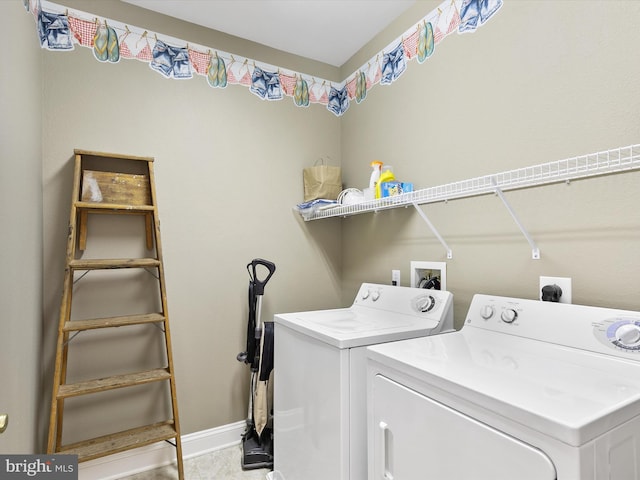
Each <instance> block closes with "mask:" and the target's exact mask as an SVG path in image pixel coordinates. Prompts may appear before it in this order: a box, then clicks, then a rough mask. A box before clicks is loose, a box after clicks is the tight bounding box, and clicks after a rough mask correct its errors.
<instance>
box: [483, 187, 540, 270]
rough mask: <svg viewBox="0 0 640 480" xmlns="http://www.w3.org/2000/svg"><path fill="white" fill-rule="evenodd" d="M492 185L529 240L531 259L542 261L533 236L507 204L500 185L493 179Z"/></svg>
mask: <svg viewBox="0 0 640 480" xmlns="http://www.w3.org/2000/svg"><path fill="white" fill-rule="evenodd" d="M491 183H493V186H494V187H495V192H496V195H498V197H500V200H502V203H503V204H504V206H505V207H506V208H507V210H508V211H509V213H510V214H511V217H512V218H513V220H514V221H515V222H516V225H518V228H520V231H521V232H522V234H523V235H524V237H525V238H526V239H527V242H529V246H530V247H531V258H532V259H534V260H540V249H539V248H538V246H537V245H536V242H534V241H533V239H532V238H531V235H529V232H527V229H526V228H524V226H523V225H522V222H521V221H520V219H519V218H518V216H517V215H516V212H515V211H514V210H513V208H511V205H510V204H509V202H507V199H506V198H505V196H504V193H502V190H501V189H500V187H498V184H497V183H496V180H495V178H492V179H491Z"/></svg>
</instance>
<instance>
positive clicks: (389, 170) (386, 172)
mask: <svg viewBox="0 0 640 480" xmlns="http://www.w3.org/2000/svg"><path fill="white" fill-rule="evenodd" d="M395 179H396V177H395V176H394V175H393V167H392V166H391V165H385V166H384V167H382V171H381V172H380V178H379V179H378V183H377V185H376V198H382V184H383V183H384V182H393V181H394V180H395Z"/></svg>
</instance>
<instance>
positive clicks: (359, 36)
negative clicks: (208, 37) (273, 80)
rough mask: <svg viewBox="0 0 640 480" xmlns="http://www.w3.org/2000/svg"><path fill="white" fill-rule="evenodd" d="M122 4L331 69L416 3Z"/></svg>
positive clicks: (188, 0)
mask: <svg viewBox="0 0 640 480" xmlns="http://www.w3.org/2000/svg"><path fill="white" fill-rule="evenodd" d="M122 1H124V2H127V3H130V4H133V5H137V6H139V7H142V8H146V9H149V10H153V11H156V12H159V13H162V14H165V15H169V16H171V17H175V18H179V19H181V20H185V21H187V22H191V23H195V24H197V25H201V26H204V27H208V28H211V29H213V30H218V31H220V32H224V33H228V34H230V35H235V36H237V37H241V38H244V39H247V40H251V41H253V42H257V43H260V44H262V45H266V46H269V47H272V48H276V49H278V50H283V51H285V52H288V53H293V54H295V55H300V56H303V57H306V58H310V59H312V60H317V61H320V62H324V63H328V64H329V65H333V66H336V67H339V66H342V65H343V64H344V63H345V62H346V61H347V60H349V58H351V57H352V56H353V55H354V54H355V53H356V52H357V51H358V50H360V48H361V47H362V46H364V45H365V44H366V43H367V42H369V40H371V39H372V38H373V37H374V36H375V35H376V34H377V33H379V32H380V31H381V30H383V29H384V28H385V27H387V26H388V25H389V24H390V23H391V22H392V21H393V20H395V19H396V18H397V17H398V16H399V15H400V14H401V13H403V12H404V11H405V10H407V8H409V7H410V6H411V5H413V4H415V3H416V0H122ZM401 33H402V32H398V34H399V35H400V34H401ZM231 53H232V52H231Z"/></svg>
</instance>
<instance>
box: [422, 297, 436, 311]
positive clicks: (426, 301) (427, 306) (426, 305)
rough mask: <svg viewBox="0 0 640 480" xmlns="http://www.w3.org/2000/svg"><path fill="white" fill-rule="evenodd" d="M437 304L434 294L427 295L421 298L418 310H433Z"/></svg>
mask: <svg viewBox="0 0 640 480" xmlns="http://www.w3.org/2000/svg"><path fill="white" fill-rule="evenodd" d="M435 306H436V299H435V298H433V295H427V296H426V297H424V298H421V299H420V300H419V301H418V310H420V311H421V312H423V313H426V312H430V311H431V310H433V307H435Z"/></svg>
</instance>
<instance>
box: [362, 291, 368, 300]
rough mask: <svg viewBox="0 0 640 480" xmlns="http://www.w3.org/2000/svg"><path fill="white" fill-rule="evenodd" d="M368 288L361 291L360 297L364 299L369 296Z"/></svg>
mask: <svg viewBox="0 0 640 480" xmlns="http://www.w3.org/2000/svg"><path fill="white" fill-rule="evenodd" d="M369 294H370V292H369V290H365V291H364V292H362V299H363V300H366V299H367V298H369Z"/></svg>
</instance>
